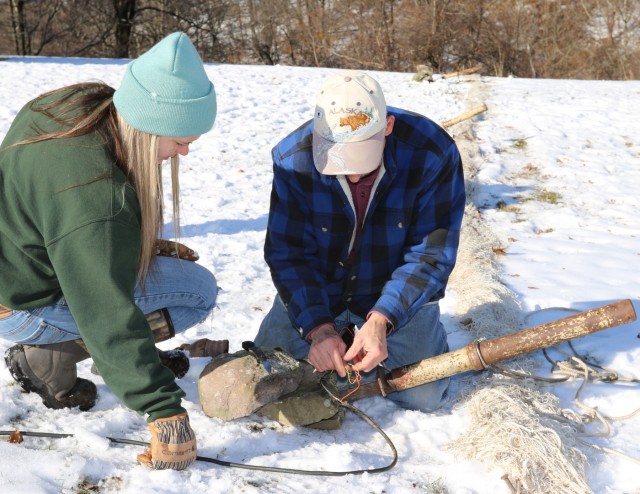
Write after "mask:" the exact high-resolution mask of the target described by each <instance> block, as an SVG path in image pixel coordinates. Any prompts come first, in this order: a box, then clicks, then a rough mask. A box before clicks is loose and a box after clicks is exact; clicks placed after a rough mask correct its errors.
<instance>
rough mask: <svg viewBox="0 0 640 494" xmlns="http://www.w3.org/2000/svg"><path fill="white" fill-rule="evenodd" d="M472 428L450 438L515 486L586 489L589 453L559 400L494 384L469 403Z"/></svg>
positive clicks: (560, 492)
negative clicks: (562, 413) (582, 447)
mask: <svg viewBox="0 0 640 494" xmlns="http://www.w3.org/2000/svg"><path fill="white" fill-rule="evenodd" d="M464 405H465V407H466V409H467V410H468V412H469V414H470V417H471V426H470V428H469V432H468V433H467V434H465V435H463V436H461V437H459V438H458V439H457V440H456V441H454V442H453V443H452V444H451V449H452V450H453V451H454V452H455V453H457V454H459V455H461V456H462V457H464V458H465V459H476V460H479V461H481V462H482V463H484V464H485V466H486V467H487V468H488V469H489V470H491V469H494V468H499V469H501V470H503V471H504V472H506V474H507V478H505V480H508V481H509V483H510V485H511V487H512V491H513V492H517V493H522V494H524V493H536V494H546V493H549V494H551V493H553V494H586V493H590V492H592V491H591V489H590V488H589V486H588V485H587V483H586V480H585V472H584V466H585V462H586V458H585V456H584V455H583V454H582V452H581V451H580V450H579V449H578V448H577V441H576V438H575V434H576V430H575V429H574V427H573V425H572V423H571V422H569V421H565V420H563V419H562V417H561V416H560V407H559V400H558V399H557V398H556V397H555V396H553V395H551V394H549V393H541V392H540V391H538V390H536V389H533V388H530V387H525V386H520V385H515V384H496V383H495V382H494V384H493V385H492V386H491V387H485V388H483V389H480V390H478V391H476V392H475V393H473V394H472V395H471V396H470V398H469V399H468V400H467V402H466V403H465V404H464Z"/></svg>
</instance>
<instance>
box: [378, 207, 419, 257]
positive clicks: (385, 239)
mask: <svg viewBox="0 0 640 494" xmlns="http://www.w3.org/2000/svg"><path fill="white" fill-rule="evenodd" d="M409 221H410V216H409V215H408V214H407V212H406V210H404V209H402V208H378V209H377V210H376V211H375V212H374V214H373V216H372V218H371V229H372V234H373V239H372V240H373V243H374V244H378V245H381V246H384V247H385V248H387V249H388V251H389V254H390V255H391V254H393V252H394V251H396V250H398V249H402V247H404V244H405V241H406V238H407V232H408V227H409Z"/></svg>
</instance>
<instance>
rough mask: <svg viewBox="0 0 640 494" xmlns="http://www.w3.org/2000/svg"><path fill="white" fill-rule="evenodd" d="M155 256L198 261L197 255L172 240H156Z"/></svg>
mask: <svg viewBox="0 0 640 494" xmlns="http://www.w3.org/2000/svg"><path fill="white" fill-rule="evenodd" d="M156 255H157V256H164V257H175V258H178V259H186V260H187V261H193V262H195V261H197V260H198V259H200V256H199V255H198V253H197V252H196V251H195V250H193V249H190V248H189V247H187V246H186V245H184V244H181V243H180V242H174V241H173V240H164V239H162V238H159V239H158V240H156Z"/></svg>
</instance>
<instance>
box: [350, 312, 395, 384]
mask: <svg viewBox="0 0 640 494" xmlns="http://www.w3.org/2000/svg"><path fill="white" fill-rule="evenodd" d="M387 356H388V353H387V319H386V318H385V317H384V316H383V315H382V314H377V313H373V314H371V316H370V317H369V320H368V321H367V322H365V323H364V324H363V325H362V327H361V328H360V331H358V334H356V335H355V337H354V339H353V344H352V345H351V348H349V351H348V352H347V353H345V355H344V357H343V358H344V361H345V362H353V366H352V368H353V370H357V371H363V372H369V371H371V370H373V369H375V367H376V366H377V365H378V364H379V363H380V362H382V361H383V360H384V359H386V358H387Z"/></svg>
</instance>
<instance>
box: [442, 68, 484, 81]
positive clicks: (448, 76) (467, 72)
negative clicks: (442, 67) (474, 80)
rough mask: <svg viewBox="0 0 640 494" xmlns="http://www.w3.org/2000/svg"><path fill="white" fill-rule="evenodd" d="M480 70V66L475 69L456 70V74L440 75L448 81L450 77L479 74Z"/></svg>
mask: <svg viewBox="0 0 640 494" xmlns="http://www.w3.org/2000/svg"><path fill="white" fill-rule="evenodd" d="M481 69H482V65H477V66H476V67H471V68H469V69H463V70H458V71H456V72H449V73H448V74H442V78H443V79H449V78H450V77H457V76H460V75H470V74H475V73H476V72H480V70H481Z"/></svg>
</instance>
